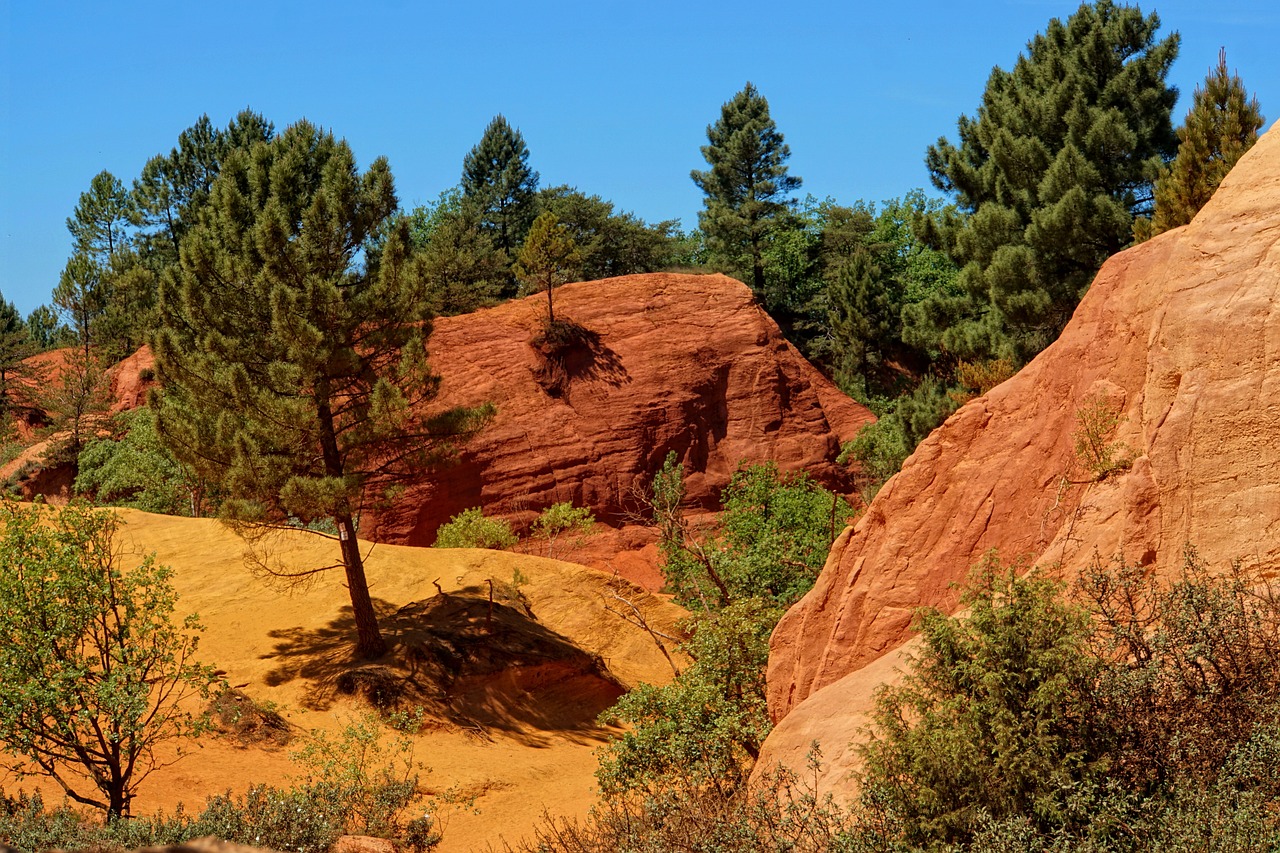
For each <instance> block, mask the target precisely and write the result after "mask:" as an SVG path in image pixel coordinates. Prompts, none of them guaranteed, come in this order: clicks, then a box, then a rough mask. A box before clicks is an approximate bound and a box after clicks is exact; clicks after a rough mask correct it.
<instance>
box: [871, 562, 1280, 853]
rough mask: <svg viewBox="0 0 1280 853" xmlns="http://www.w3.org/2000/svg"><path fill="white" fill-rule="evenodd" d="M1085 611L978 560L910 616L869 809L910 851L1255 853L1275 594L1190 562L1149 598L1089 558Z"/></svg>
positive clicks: (1273, 832) (1278, 612) (886, 708)
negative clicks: (943, 609) (910, 653)
mask: <svg viewBox="0 0 1280 853" xmlns="http://www.w3.org/2000/svg"><path fill="white" fill-rule="evenodd" d="M1078 592H1079V594H1080V599H1081V600H1082V601H1083V602H1084V605H1085V606H1081V605H1079V604H1074V603H1071V602H1068V601H1066V600H1064V598H1063V597H1062V595H1061V590H1060V588H1059V587H1058V586H1056V585H1055V584H1053V583H1052V582H1050V581H1048V580H1045V579H1043V578H1040V577H1038V576H1037V575H1036V574H1035V573H1029V574H1027V575H1026V576H1024V577H1021V578H1019V577H1017V567H1016V566H1015V567H1006V566H1002V565H1000V563H999V561H998V560H997V559H996V558H995V557H994V555H989V556H988V557H987V559H986V561H985V562H984V563H983V565H982V566H981V567H979V568H978V569H977V570H976V571H975V574H974V577H973V579H972V580H971V583H970V585H969V587H968V588H967V590H966V591H965V593H964V595H963V596H962V599H961V603H962V604H965V605H968V607H969V612H968V614H966V615H964V616H963V617H956V618H948V617H945V616H943V615H941V614H940V613H938V612H936V611H932V610H927V611H924V612H923V613H922V614H921V615H920V617H919V619H920V621H919V625H920V627H921V630H922V634H923V641H924V644H923V646H922V647H921V649H920V651H919V652H918V653H917V654H916V655H915V657H914V659H913V660H912V663H911V669H910V671H909V672H908V673H907V675H906V676H905V677H904V679H903V680H902V681H901V682H900V683H899V684H898V685H895V686H888V687H885V688H883V689H882V690H881V692H880V694H879V696H878V698H877V706H876V710H875V713H874V716H873V723H874V735H875V736H874V738H873V740H872V741H871V742H870V744H869V745H868V746H867V747H866V748H865V759H866V764H865V768H866V769H865V771H864V774H863V779H862V785H863V791H864V800H866V801H867V804H868V805H871V804H875V805H877V806H878V807H880V808H883V809H885V810H886V811H887V813H888V814H889V815H890V817H891V823H893V824H895V825H896V826H897V827H898V829H897V833H898V834H899V835H900V839H899V841H900V842H901V843H904V844H906V845H909V846H910V847H911V848H913V849H928V850H942V849H947V850H952V849H965V850H978V851H1007V850H1036V851H1040V850H1043V851H1050V850H1053V851H1067V850H1096V851H1112V850H1114V851H1122V850H1123V851H1146V850H1151V851H1155V850H1187V851H1190V850H1223V851H1226V850H1237V849H1245V850H1249V849H1256V850H1261V849H1269V847H1268V845H1269V844H1274V843H1275V840H1276V839H1277V838H1280V824H1278V823H1277V821H1276V820H1275V813H1276V809H1277V808H1280V784H1277V783H1276V777H1275V774H1274V773H1271V772H1270V770H1269V769H1264V768H1270V767H1271V766H1272V765H1273V763H1274V761H1275V758H1276V756H1277V750H1278V749H1280V699H1278V697H1280V596H1278V595H1277V593H1276V588H1275V584H1274V581H1271V580H1263V579H1261V578H1259V577H1258V576H1257V575H1255V574H1251V573H1249V572H1245V571H1244V570H1242V569H1241V568H1240V566H1239V565H1235V566H1233V567H1232V569H1231V571H1230V572H1228V573H1226V574H1225V575H1218V576H1215V575H1214V574H1212V573H1210V572H1209V570H1208V568H1207V567H1206V566H1205V564H1204V563H1203V561H1201V560H1200V559H1199V557H1198V556H1197V555H1196V553H1195V552H1194V550H1191V549H1188V550H1187V552H1186V555H1185V559H1184V566H1183V573H1182V576H1181V577H1180V578H1179V579H1177V580H1176V581H1174V582H1173V583H1171V584H1168V585H1164V584H1161V583H1158V582H1157V581H1156V580H1154V577H1153V573H1152V572H1151V571H1150V568H1149V567H1146V566H1141V565H1129V564H1125V563H1123V562H1121V561H1116V562H1114V563H1113V564H1112V565H1110V566H1106V565H1104V564H1103V563H1102V561H1101V560H1095V562H1094V564H1093V566H1092V567H1091V568H1090V570H1089V571H1087V572H1086V573H1085V575H1084V577H1083V578H1082V580H1081V582H1080V584H1079V590H1078Z"/></svg>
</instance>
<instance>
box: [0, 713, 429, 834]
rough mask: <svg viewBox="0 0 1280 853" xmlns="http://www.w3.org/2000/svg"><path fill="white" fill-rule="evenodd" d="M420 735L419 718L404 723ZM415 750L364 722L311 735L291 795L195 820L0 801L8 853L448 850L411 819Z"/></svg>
mask: <svg viewBox="0 0 1280 853" xmlns="http://www.w3.org/2000/svg"><path fill="white" fill-rule="evenodd" d="M401 722H402V723H403V724H404V725H405V726H406V727H410V728H411V727H412V726H413V725H415V724H416V722H420V720H417V721H415V719H414V718H409V719H407V720H402V721H401ZM410 746H411V744H410V742H409V741H408V739H407V738H406V737H403V736H397V737H392V738H390V740H389V741H384V737H383V728H382V727H381V726H380V725H379V723H378V718H377V717H375V716H373V715H371V714H370V715H365V716H363V717H361V718H358V719H356V720H354V721H352V722H351V723H349V724H348V725H347V727H346V728H345V729H343V731H342V732H340V733H339V734H338V735H336V736H335V735H326V734H324V733H318V732H313V733H312V740H311V742H310V743H309V744H308V745H307V746H306V747H304V748H303V749H302V750H300V751H299V752H297V753H294V759H295V760H296V761H298V762H299V763H300V764H301V766H302V768H303V771H304V772H303V775H302V777H301V778H300V779H298V780H296V781H295V783H294V784H293V785H292V786H290V787H288V788H277V787H273V786H268V785H254V786H253V787H251V788H249V790H247V791H246V792H245V793H243V794H239V795H236V794H232V793H231V792H229V791H228V792H227V793H225V794H218V795H216V796H213V797H210V798H209V799H208V800H207V801H206V802H205V805H204V808H203V810H201V812H200V813H199V814H197V815H194V816H193V815H189V814H187V813H186V812H185V811H184V809H183V808H182V806H179V807H178V809H177V810H176V811H175V812H174V813H173V814H172V815H159V816H154V817H145V818H133V819H131V820H118V821H113V822H111V823H110V824H105V825H104V824H102V823H100V822H96V821H95V822H90V821H89V820H88V819H87V818H85V817H84V815H82V814H81V813H79V812H76V811H74V810H72V809H70V808H67V807H66V806H62V807H59V808H57V809H54V810H52V811H47V810H46V809H45V806H44V801H43V800H42V799H41V797H40V795H39V794H32V795H27V794H19V795H18V796H17V797H6V796H4V795H3V794H0V847H3V846H4V845H8V846H9V847H13V848H15V849H17V850H32V851H38V850H52V849H63V850H105V851H114V850H128V849H137V848H141V847H149V846H155V845H162V844H177V843H181V842H183V841H188V840H190V839H193V838H200V837H204V836H214V837H216V838H220V839H223V840H225V841H231V842H234V843H237V844H245V845H250V846H253V847H263V848H270V849H275V850H291V851H299V853H321V851H325V850H328V849H329V848H330V847H331V846H332V845H333V843H334V842H335V841H337V839H338V837H339V836H341V835H344V834H358V835H373V836H377V837H380V838H388V839H392V840H395V841H397V842H399V843H400V844H401V845H402V846H403V847H404V848H407V849H409V850H413V851H425V850H430V849H432V848H433V847H435V846H436V845H437V844H438V843H439V842H440V834H439V831H438V827H437V826H436V824H435V822H434V821H433V820H432V818H430V817H429V816H427V815H423V816H421V817H417V818H413V819H410V820H405V819H404V818H405V815H406V811H407V809H408V807H409V804H410V802H411V801H412V799H413V798H414V797H415V796H416V793H417V775H416V773H415V772H414V770H413V768H414V763H413V760H412V752H411V749H410Z"/></svg>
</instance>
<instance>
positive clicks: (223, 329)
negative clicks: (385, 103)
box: [153, 122, 487, 657]
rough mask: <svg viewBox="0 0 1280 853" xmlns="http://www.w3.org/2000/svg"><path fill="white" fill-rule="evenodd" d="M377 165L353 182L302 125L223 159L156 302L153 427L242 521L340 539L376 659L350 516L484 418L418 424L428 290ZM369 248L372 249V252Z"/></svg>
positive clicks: (347, 161) (428, 394)
mask: <svg viewBox="0 0 1280 853" xmlns="http://www.w3.org/2000/svg"><path fill="white" fill-rule="evenodd" d="M396 210H397V201H396V194H395V187H394V183H393V179H392V176H391V170H390V167H389V165H388V164H387V161H386V160H385V159H384V158H379V159H377V160H375V161H374V162H373V163H372V164H371V165H370V166H369V168H368V169H367V170H366V171H365V172H363V173H361V172H360V171H359V170H358V169H357V168H356V163H355V158H354V155H353V154H352V152H351V149H350V147H349V146H348V145H347V144H346V142H345V141H340V140H337V139H335V138H334V136H333V134H332V133H329V132H325V131H322V130H320V129H319V128H317V127H315V126H314V125H311V124H309V123H307V122H299V123H298V124H295V125H293V126H291V127H289V128H288V129H287V130H285V132H284V133H283V134H281V135H280V136H279V137H277V138H275V139H273V140H272V141H270V142H260V143H258V144H255V145H254V146H253V147H252V148H251V149H249V150H247V151H246V150H244V149H237V150H235V151H233V152H232V153H231V154H230V155H229V156H228V158H227V159H226V160H225V161H224V162H223V164H222V170H221V173H220V174H219V176H218V178H217V180H215V181H214V184H213V186H212V188H211V191H210V201H209V203H208V204H207V205H206V206H205V208H204V209H203V212H202V214H201V216H200V221H199V224H198V225H197V226H196V227H195V228H193V229H192V230H191V232H190V233H189V234H188V235H187V238H186V240H185V242H184V245H183V251H182V261H181V267H180V269H179V271H178V274H177V275H175V276H172V277H166V279H165V284H164V287H163V289H162V293H161V296H162V299H161V308H162V319H163V323H164V325H163V327H162V328H161V330H160V332H159V333H158V334H157V336H156V364H157V368H158V375H159V378H160V381H161V385H162V389H163V390H162V391H160V392H158V393H157V394H156V395H155V398H154V399H153V403H154V405H155V406H156V407H157V415H158V426H159V430H160V433H161V435H162V436H163V437H164V439H165V441H166V443H167V444H168V445H169V446H170V447H171V448H172V450H173V451H174V454H175V455H176V456H177V458H178V460H179V461H180V462H183V463H185V464H187V465H190V466H191V467H192V469H193V470H194V471H195V473H196V474H197V475H198V476H200V477H202V478H203V479H205V480H207V481H209V482H210V483H214V484H219V485H221V486H222V487H223V488H224V490H225V492H226V495H227V500H226V502H225V503H224V504H223V510H222V511H223V514H224V516H226V517H228V518H230V519H233V520H236V521H239V522H242V523H257V524H262V523H267V524H270V523H280V522H284V521H286V520H288V519H290V518H296V519H298V520H299V521H301V522H304V523H307V522H313V521H317V520H328V521H329V522H331V523H332V525H333V526H334V527H336V531H337V534H338V536H337V538H338V544H339V547H340V550H341V554H342V565H343V567H344V569H345V572H346V579H347V585H348V588H349V590H350V593H351V603H352V608H353V612H354V617H355V623H356V630H357V634H358V640H357V650H358V653H359V654H360V655H362V656H364V657H377V656H379V655H380V654H381V653H382V652H383V651H384V650H385V642H384V640H383V639H382V636H381V634H380V632H379V630H378V626H377V619H376V615H375V613H374V611H373V606H372V602H371V600H370V597H369V591H368V584H367V582H366V580H365V575H364V562H363V557H362V555H361V553H360V548H359V544H358V542H357V540H356V534H357V522H358V519H359V518H360V515H361V513H362V511H364V510H366V509H368V508H369V507H370V506H371V505H372V504H374V503H376V502H377V501H378V500H380V499H381V498H382V496H383V495H385V493H386V490H387V489H389V488H390V487H391V486H393V485H394V484H395V483H396V482H398V478H400V477H403V476H407V474H408V473H409V471H411V470H416V471H420V470H422V469H424V468H426V469H429V468H430V467H431V466H432V465H433V464H435V463H436V462H437V461H439V459H440V458H441V455H442V453H444V452H445V450H446V447H445V446H444V445H445V442H446V440H447V439H448V438H449V437H452V436H456V435H458V434H459V433H462V432H466V431H469V430H473V429H475V428H477V427H478V425H479V423H481V422H482V421H483V416H484V415H485V414H487V411H486V412H477V411H471V410H469V411H451V412H446V413H444V414H440V415H436V416H434V417H426V416H425V415H424V414H423V409H422V406H423V404H425V403H426V402H427V401H429V400H430V399H431V398H432V397H433V396H434V394H435V392H436V389H437V387H438V378H437V377H435V376H434V375H433V374H432V373H431V372H430V369H429V367H428V365H427V361H426V355H427V353H426V347H425V339H426V336H427V335H428V334H429V332H430V328H431V327H430V322H429V318H428V317H427V308H426V306H427V302H426V300H425V298H424V296H425V294H424V288H425V282H424V276H423V274H422V271H421V268H420V266H419V264H418V263H417V262H416V260H415V259H414V257H413V256H412V254H411V251H410V246H411V243H410V239H409V233H408V227H407V223H406V222H405V221H404V220H403V218H401V217H397V216H396ZM375 238H376V239H375Z"/></svg>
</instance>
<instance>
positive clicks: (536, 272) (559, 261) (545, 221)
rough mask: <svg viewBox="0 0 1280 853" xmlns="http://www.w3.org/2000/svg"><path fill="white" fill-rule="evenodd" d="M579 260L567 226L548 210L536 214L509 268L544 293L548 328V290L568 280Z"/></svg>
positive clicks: (550, 322) (552, 310)
mask: <svg viewBox="0 0 1280 853" xmlns="http://www.w3.org/2000/svg"><path fill="white" fill-rule="evenodd" d="M581 262H582V253H581V252H580V251H578V246H577V244H576V243H574V242H573V236H572V235H570V233H569V229H568V228H567V227H565V226H564V225H561V224H560V221H559V220H557V219H556V215H555V214H554V213H552V212H551V211H546V212H544V213H540V214H538V218H537V219H535V220H533V226H532V227H531V228H530V229H529V236H528V237H527V238H526V239H525V241H524V246H522V247H521V249H520V254H519V256H518V257H517V258H516V263H515V266H514V267H512V270H513V271H514V272H515V274H516V275H517V276H518V277H519V278H521V279H523V280H524V282H525V284H526V285H527V286H528V287H529V288H530V289H540V290H545V291H546V292H547V324H546V325H547V326H548V327H550V326H553V325H555V322H556V314H555V306H554V305H553V304H552V301H551V291H552V290H553V289H554V288H555V286H556V285H558V284H564V283H565V282H566V281H569V280H571V279H572V278H573V277H574V275H575V274H576V273H577V272H578V265H579V264H580V263H581Z"/></svg>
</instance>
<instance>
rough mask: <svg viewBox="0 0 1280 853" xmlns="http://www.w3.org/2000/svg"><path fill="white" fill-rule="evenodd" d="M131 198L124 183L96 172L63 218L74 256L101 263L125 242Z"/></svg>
mask: <svg viewBox="0 0 1280 853" xmlns="http://www.w3.org/2000/svg"><path fill="white" fill-rule="evenodd" d="M135 215H136V214H135V210H134V206H133V199H132V198H131V197H130V196H129V194H128V193H127V192H125V189H124V184H122V183H121V182H120V179H119V178H117V177H116V176H115V175H113V174H111V173H110V172H107V171H102V172H99V173H98V174H97V175H95V176H94V178H93V180H92V181H90V182H89V189H88V191H87V192H83V193H81V194H80V201H79V202H78V203H77V204H76V208H75V212H74V213H73V214H72V215H71V216H69V217H67V230H68V231H70V232H71V237H72V239H73V240H74V241H75V247H76V253H77V254H81V255H85V256H87V257H91V258H94V259H96V260H98V261H101V262H105V261H107V260H109V259H110V257H111V256H112V255H114V254H115V253H116V252H118V251H120V250H122V249H124V247H125V246H126V245H127V243H128V236H127V233H126V228H127V226H128V225H129V223H130V221H131V220H132V219H133V218H134V217H135Z"/></svg>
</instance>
